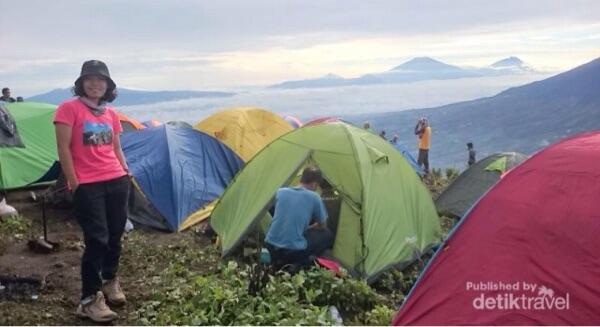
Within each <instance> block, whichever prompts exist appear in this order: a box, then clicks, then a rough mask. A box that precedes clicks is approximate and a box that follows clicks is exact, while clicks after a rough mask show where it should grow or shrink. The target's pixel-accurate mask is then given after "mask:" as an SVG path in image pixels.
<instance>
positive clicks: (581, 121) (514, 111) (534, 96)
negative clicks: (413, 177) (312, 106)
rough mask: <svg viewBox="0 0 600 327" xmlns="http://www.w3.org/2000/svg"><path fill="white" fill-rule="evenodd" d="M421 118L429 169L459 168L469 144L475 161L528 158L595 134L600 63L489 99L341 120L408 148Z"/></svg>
mask: <svg viewBox="0 0 600 327" xmlns="http://www.w3.org/2000/svg"><path fill="white" fill-rule="evenodd" d="M515 62H516V61H515ZM502 64H503V63H502V62H499V65H502ZM421 116H425V117H427V118H428V119H429V121H430V122H431V125H432V130H433V135H432V145H431V154H430V161H431V164H432V165H433V166H434V167H450V166H456V167H458V168H465V165H466V161H467V150H466V145H465V144H466V143H467V142H473V143H475V149H476V150H477V151H478V158H479V159H481V158H483V157H484V156H485V155H488V154H492V153H494V152H498V151H519V152H523V153H529V154H531V153H533V152H535V151H537V150H539V149H540V148H543V147H544V146H546V145H548V144H550V143H553V142H555V141H557V140H559V139H561V138H564V137H566V136H568V135H572V134H576V133H579V132H581V131H586V130H592V129H600V58H597V59H595V60H593V61H591V62H589V63H587V64H584V65H581V66H579V67H577V68H574V69H572V70H570V71H567V72H564V73H561V74H558V75H555V76H553V77H550V78H547V79H544V80H542V81H538V82H533V83H530V84H527V85H524V86H519V87H513V88H510V89H508V90H506V91H503V92H501V93H499V94H498V95H496V96H493V97H489V98H482V99H477V100H473V101H466V102H460V103H455V104H450V105H446V106H441V107H436V108H428V109H418V110H409V111H401V112H390V113H383V114H370V115H366V114H365V115H358V116H352V117H347V118H348V119H349V120H350V121H353V122H355V123H357V124H361V125H362V122H363V121H364V120H369V121H370V123H371V126H373V128H375V129H376V132H379V131H380V130H382V129H383V130H386V132H387V134H388V135H390V134H392V133H398V134H399V135H400V139H401V140H403V141H404V142H405V143H408V144H407V145H408V147H409V148H413V144H415V143H416V140H415V138H414V135H413V128H414V124H415V122H416V120H417V119H418V118H419V117H421Z"/></svg>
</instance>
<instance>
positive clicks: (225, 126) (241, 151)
mask: <svg viewBox="0 0 600 327" xmlns="http://www.w3.org/2000/svg"><path fill="white" fill-rule="evenodd" d="M194 127H195V128H196V129H198V130H200V131H202V132H204V133H207V134H209V135H211V136H214V137H216V138H217V139H219V140H220V141H221V142H223V143H225V144H226V145H227V146H229V147H230V148H231V149H232V150H233V151H234V152H235V153H236V154H237V155H238V156H240V158H242V160H244V161H245V162H247V161H249V160H250V159H252V157H253V156H254V155H255V154H256V153H257V152H258V151H260V150H261V149H262V148H263V147H265V146H266V145H267V144H269V143H271V141H273V140H275V139H276V138H278V137H280V136H281V135H283V134H285V133H287V132H289V131H291V130H293V128H292V126H290V124H289V123H288V122H286V121H285V120H284V119H283V118H281V117H280V116H278V115H277V114H274V113H272V112H270V111H267V110H264V109H260V108H255V107H236V108H227V109H224V110H222V111H219V112H217V113H214V114H212V115H211V116H209V117H207V118H205V119H204V120H201V121H200V122H198V123H197V124H196V125H195V126H194Z"/></svg>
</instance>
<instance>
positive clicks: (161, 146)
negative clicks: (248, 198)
mask: <svg viewBox="0 0 600 327" xmlns="http://www.w3.org/2000/svg"><path fill="white" fill-rule="evenodd" d="M121 145H122V148H123V152H124V154H125V158H126V160H127V164H128V166H129V170H130V172H131V173H132V175H133V176H134V177H135V180H136V182H137V183H138V185H139V186H140V188H141V189H142V192H143V193H144V195H145V196H146V198H147V199H148V200H149V201H150V203H151V204H152V205H153V206H154V207H155V208H156V209H157V210H158V211H159V212H160V214H161V215H162V216H163V217H164V218H165V220H166V222H167V223H168V225H169V226H165V227H167V228H168V229H170V230H172V231H177V230H178V227H179V226H180V224H181V223H182V222H183V221H185V219H186V217H187V216H189V215H190V214H192V213H194V212H195V211H197V210H198V209H200V208H202V207H203V206H204V205H205V204H207V203H209V202H211V201H213V200H215V199H216V198H218V197H219V196H220V195H221V193H223V190H224V189H225V188H226V187H227V185H228V184H229V182H230V181H231V179H232V178H233V177H234V176H235V174H236V173H237V171H238V170H240V169H241V167H242V166H243V164H244V163H243V161H242V160H241V159H240V158H239V157H238V156H237V155H236V154H235V153H234V152H233V151H232V150H230V149H229V148H228V147H227V146H226V145H224V144H222V143H221V142H220V141H218V140H217V139H215V138H213V137H211V136H209V135H207V134H204V133H202V132H200V131H197V130H195V129H190V128H180V127H175V126H171V125H161V126H157V127H151V128H146V129H142V130H139V131H137V132H135V133H127V134H122V135H121Z"/></svg>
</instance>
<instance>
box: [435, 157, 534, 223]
mask: <svg viewBox="0 0 600 327" xmlns="http://www.w3.org/2000/svg"><path fill="white" fill-rule="evenodd" d="M525 159H527V155H524V154H522V153H518V152H502V153H496V154H492V155H491V156H488V157H485V158H484V159H481V160H480V161H478V162H476V163H475V164H474V165H472V166H471V167H469V169H467V170H465V171H464V172H463V173H462V174H460V176H458V177H457V178H456V180H454V182H452V184H450V185H449V186H448V187H447V188H446V189H445V190H444V192H442V194H440V196H439V197H438V198H437V199H436V200H435V205H436V207H437V209H438V212H440V213H443V214H446V215H452V216H456V217H462V216H463V215H464V214H466V212H467V210H469V209H470V208H471V207H472V206H473V205H474V204H475V202H476V201H477V200H478V199H479V198H480V197H481V196H482V195H484V194H485V192H487V190H489V189H490V188H491V187H492V186H493V185H494V184H495V183H496V182H497V181H498V180H499V179H500V176H502V174H503V173H505V172H506V171H507V170H510V169H511V168H513V167H514V166H516V165H518V164H520V163H521V162H523V161H524V160H525Z"/></svg>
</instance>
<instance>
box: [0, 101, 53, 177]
mask: <svg viewBox="0 0 600 327" xmlns="http://www.w3.org/2000/svg"><path fill="white" fill-rule="evenodd" d="M5 108H6V109H7V110H8V112H9V113H10V116H12V119H14V123H15V126H16V135H18V138H19V139H20V143H21V145H22V146H7V145H6V144H0V189H11V188H17V187H23V186H26V185H29V184H32V183H36V182H42V181H44V180H43V178H42V177H44V176H45V174H46V173H47V172H48V170H49V169H50V168H51V167H52V165H53V164H54V162H55V161H57V160H58V155H57V153H56V136H55V134H54V125H53V124H52V118H53V117H54V112H55V110H56V106H55V105H50V104H44V103H35V102H16V103H7V104H5ZM0 133H6V131H0Z"/></svg>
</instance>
